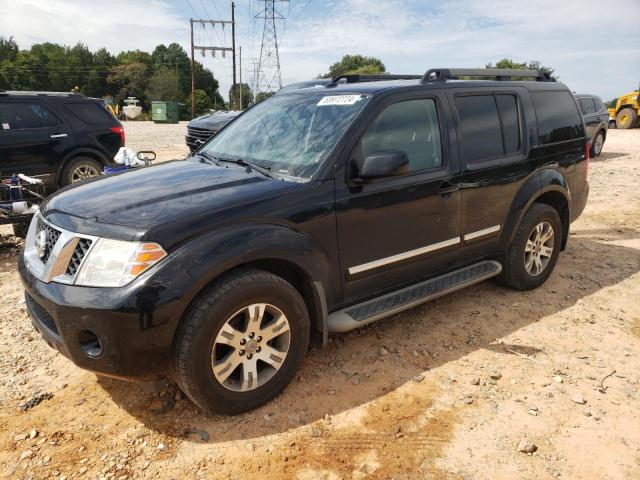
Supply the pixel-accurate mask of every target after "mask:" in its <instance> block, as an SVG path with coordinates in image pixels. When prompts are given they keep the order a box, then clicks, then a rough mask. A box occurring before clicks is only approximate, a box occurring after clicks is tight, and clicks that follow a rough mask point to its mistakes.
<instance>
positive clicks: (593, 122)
mask: <svg viewBox="0 0 640 480" xmlns="http://www.w3.org/2000/svg"><path fill="white" fill-rule="evenodd" d="M576 98H577V99H578V105H580V111H581V112H582V116H583V117H584V125H585V127H586V129H587V136H588V137H589V142H590V143H591V155H592V156H594V157H597V156H598V155H600V154H601V153H602V147H604V141H605V140H606V139H607V130H608V129H609V111H608V110H607V107H605V106H604V104H603V103H602V100H601V99H600V97H598V96H596V95H576Z"/></svg>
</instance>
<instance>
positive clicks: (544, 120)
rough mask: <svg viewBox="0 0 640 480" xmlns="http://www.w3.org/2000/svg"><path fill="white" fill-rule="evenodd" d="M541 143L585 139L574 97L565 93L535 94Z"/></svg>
mask: <svg viewBox="0 0 640 480" xmlns="http://www.w3.org/2000/svg"><path fill="white" fill-rule="evenodd" d="M532 98H533V106H534V108H535V110H536V117H537V119H538V135H539V137H540V143H541V144H543V145H546V144H548V143H555V142H562V141H565V140H573V139H575V138H581V137H584V124H583V122H582V116H581V115H580V112H579V111H578V109H577V107H576V103H575V100H574V97H573V95H571V93H569V92H564V91H551V92H533V93H532Z"/></svg>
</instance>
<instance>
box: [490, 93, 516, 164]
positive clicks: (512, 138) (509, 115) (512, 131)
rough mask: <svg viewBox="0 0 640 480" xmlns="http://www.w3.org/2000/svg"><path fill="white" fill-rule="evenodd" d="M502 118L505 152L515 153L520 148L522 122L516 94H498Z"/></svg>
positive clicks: (497, 99)
mask: <svg viewBox="0 0 640 480" xmlns="http://www.w3.org/2000/svg"><path fill="white" fill-rule="evenodd" d="M496 102H497V103H498V111H499V112H500V120H501V121H502V136H503V138H504V153H505V154H507V155H508V154H510V153H515V152H517V151H518V150H519V149H520V122H519V121H518V102H517V100H516V97H515V96H514V95H496Z"/></svg>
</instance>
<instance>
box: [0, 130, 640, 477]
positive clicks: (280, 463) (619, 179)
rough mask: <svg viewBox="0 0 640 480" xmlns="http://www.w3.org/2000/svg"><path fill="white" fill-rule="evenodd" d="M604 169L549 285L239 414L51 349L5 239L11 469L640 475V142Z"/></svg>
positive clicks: (419, 314)
mask: <svg viewBox="0 0 640 480" xmlns="http://www.w3.org/2000/svg"><path fill="white" fill-rule="evenodd" d="M130 125H131V124H129V125H127V134H128V138H129V144H130V145H132V146H135V147H134V148H147V147H148V146H150V145H149V143H150V144H153V143H154V142H156V141H157V140H158V139H159V140H161V141H162V145H161V146H162V155H163V158H164V159H166V158H165V157H164V156H165V155H166V156H171V155H175V154H180V153H181V152H182V154H184V149H183V150H180V148H183V147H181V140H180V137H181V135H183V134H184V132H183V131H184V125H179V126H162V129H161V130H158V129H155V128H154V127H153V125H151V124H148V125H141V126H136V127H135V128H130ZM589 177H590V183H591V196H590V199H589V203H588V205H587V208H586V210H585V212H584V214H583V215H582V217H581V218H580V219H579V220H578V221H577V222H576V223H575V224H573V225H572V228H571V238H570V240H569V244H568V248H567V250H566V251H565V252H564V253H563V254H562V255H561V256H560V261H559V263H558V266H557V268H556V271H555V273H554V274H553V275H552V276H551V278H550V279H549V281H548V282H547V283H546V284H545V285H543V286H542V287H540V288H539V289H537V290H535V291H531V292H524V293H523V292H516V291H511V290H508V289H505V288H503V287H500V286H498V285H497V284H496V283H495V282H493V281H487V282H484V283H482V284H479V285H476V286H474V287H472V288H470V289H467V290H464V291H461V292H457V293H454V294H452V295H449V296H446V297H443V298H441V299H439V300H437V301H434V302H431V303H428V304H425V305H423V306H419V307H417V308H414V309H412V310H409V311H407V312H404V313H402V314H398V315H396V316H394V317H392V318H390V319H387V320H385V321H381V322H378V323H377V324H373V325H371V326H368V327H365V328H362V329H361V330H358V331H355V332H351V333H348V334H344V335H336V336H333V337H332V338H331V341H330V343H329V345H328V346H327V347H326V348H325V349H324V350H320V351H312V352H310V353H309V355H308V356H307V359H306V360H305V362H304V365H303V367H302V369H301V371H300V373H299V374H298V376H297V378H296V380H295V381H294V382H293V383H292V385H291V386H290V387H289V388H287V389H286V390H285V392H284V393H283V394H282V395H280V396H279V397H278V398H277V399H275V400H274V401H272V402H270V403H269V404H267V405H265V406H263V407H261V408H259V409H257V410H255V411H253V412H250V413H247V414H243V415H240V416H236V417H211V416H208V415H205V414H203V413H202V412H200V411H199V410H198V409H196V408H195V407H194V406H193V405H192V404H191V403H190V402H189V401H188V400H186V399H184V398H183V396H182V394H181V393H180V392H179V391H177V390H176V389H175V387H172V386H168V387H166V388H162V389H160V390H159V391H154V390H153V389H152V388H150V387H149V386H145V385H140V384H130V383H126V382H121V381H116V380H109V379H104V378H97V377H96V376H95V375H93V374H91V373H88V372H84V371H82V370H79V369H78V368H76V367H75V366H74V365H72V364H71V363H70V362H69V361H67V360H66V359H65V358H63V357H62V356H61V355H59V354H58V353H56V352H54V351H53V350H51V349H50V348H49V347H48V346H47V345H46V344H45V343H44V342H43V341H42V340H41V339H40V338H39V336H38V335H37V334H36V333H35V332H34V330H33V329H32V327H31V325H30V322H29V319H28V316H27V313H26V311H25V307H24V301H23V299H22V298H23V297H22V295H23V292H22V289H21V288H20V282H19V279H18V274H17V272H16V258H17V255H18V251H19V249H20V246H21V244H20V242H19V241H17V240H15V239H13V237H11V236H10V235H9V230H8V229H6V228H3V229H2V230H0V298H2V302H0V478H3V477H4V478H12V479H13V478H34V479H39V478H57V479H71V478H90V479H102V478H104V479H120V480H125V479H133V478H159V479H192V478H196V479H198V478H207V479H210V478H211V479H227V478H230V479H248V478H249V479H251V478H264V479H276V478H293V479H301V480H305V479H319V478H320V479H327V480H334V479H335V480H337V479H358V480H359V479H391V478H394V479H414V478H415V479H418V478H420V479H461V480H462V479H464V480H471V479H552V478H565V479H640V393H639V380H640V273H639V272H640V131H638V130H636V131H611V132H609V138H608V140H607V143H606V145H605V148H604V153H603V154H602V156H600V157H599V158H597V159H595V160H593V161H592V162H591V167H590V173H589ZM43 394H48V395H47V396H45V397H40V398H41V399H42V401H41V402H40V403H39V404H37V405H35V406H33V407H32V408H30V409H28V410H26V411H23V410H21V409H20V405H23V404H24V403H25V402H27V401H29V400H31V399H33V398H34V397H35V396H37V395H43ZM49 396H50V398H48V397H49ZM521 450H525V451H526V452H529V453H525V452H523V451H521Z"/></svg>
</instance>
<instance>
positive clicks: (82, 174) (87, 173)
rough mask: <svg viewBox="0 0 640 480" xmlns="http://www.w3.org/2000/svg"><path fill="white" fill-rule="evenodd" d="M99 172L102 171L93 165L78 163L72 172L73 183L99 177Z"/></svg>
mask: <svg viewBox="0 0 640 480" xmlns="http://www.w3.org/2000/svg"><path fill="white" fill-rule="evenodd" d="M99 174H100V172H98V169H97V168H96V167H94V166H93V165H78V166H77V167H76V168H74V170H73V172H72V173H71V183H75V182H79V181H81V180H86V179H87V178H93V177H97V176H98V175H99Z"/></svg>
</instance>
